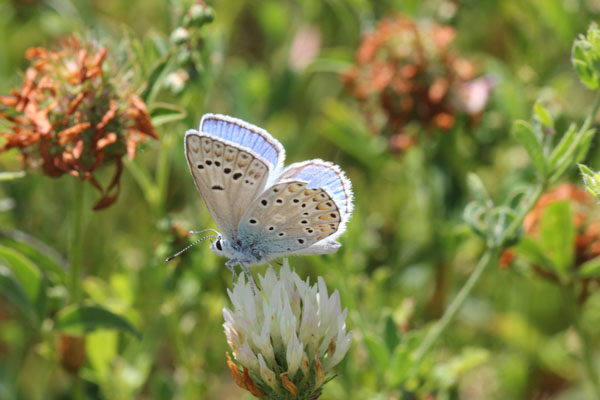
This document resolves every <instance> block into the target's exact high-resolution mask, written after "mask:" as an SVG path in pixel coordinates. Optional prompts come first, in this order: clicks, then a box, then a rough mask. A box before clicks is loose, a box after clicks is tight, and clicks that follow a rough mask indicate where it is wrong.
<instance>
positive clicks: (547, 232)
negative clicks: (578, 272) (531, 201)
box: [540, 200, 575, 275]
mask: <svg viewBox="0 0 600 400" xmlns="http://www.w3.org/2000/svg"><path fill="white" fill-rule="evenodd" d="M540 233H541V243H542V248H543V251H544V253H545V254H546V255H547V257H548V258H549V259H550V260H552V263H553V264H554V266H555V267H556V271H557V272H558V273H559V274H561V275H565V274H566V272H567V270H568V269H569V268H570V267H571V266H572V265H573V255H574V247H575V227H574V226H573V217H572V215H571V207H570V204H569V202H568V201H566V200H564V201H557V202H554V203H551V204H549V205H548V206H546V209H545V210H544V213H543V216H542V220H541V221H540Z"/></svg>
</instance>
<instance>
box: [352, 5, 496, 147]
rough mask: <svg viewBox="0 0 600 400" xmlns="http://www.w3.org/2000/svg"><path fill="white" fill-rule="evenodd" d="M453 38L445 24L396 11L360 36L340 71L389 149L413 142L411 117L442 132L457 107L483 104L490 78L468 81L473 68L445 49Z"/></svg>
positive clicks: (474, 110) (471, 110) (478, 108)
mask: <svg viewBox="0 0 600 400" xmlns="http://www.w3.org/2000/svg"><path fill="white" fill-rule="evenodd" d="M455 37H456V31H455V30H454V29H453V28H452V27H450V26H446V25H439V24H434V23H429V22H427V21H416V20H412V19H410V18H408V17H405V16H402V15H397V16H394V17H391V18H385V19H382V20H381V21H379V23H378V24H377V26H376V27H375V29H374V30H373V31H372V32H369V33H368V34H366V35H365V36H364V38H363V40H362V42H361V44H360V45H359V47H358V49H357V50H356V56H355V59H356V60H355V64H354V65H353V66H352V67H351V68H349V69H348V70H347V71H345V72H344V73H343V74H342V76H341V78H342V81H343V83H344V85H345V87H346V89H347V90H348V92H349V93H351V94H352V95H353V96H354V97H355V98H356V99H357V100H358V101H359V102H360V103H361V105H362V109H363V110H364V112H365V120H366V122H367V124H368V126H369V129H370V130H371V131H372V132H374V133H379V132H383V133H384V134H387V135H389V149H390V151H392V152H397V153H398V152H403V151H405V150H406V149H407V148H409V147H411V146H412V145H414V143H416V141H415V140H414V139H412V138H411V137H410V135H411V134H412V135H415V134H416V133H415V132H412V131H411V126H410V124H411V123H412V122H414V121H418V122H419V124H420V125H421V126H422V127H423V128H425V131H427V132H431V131H433V130H442V131H448V130H450V129H452V128H453V127H454V125H455V120H456V115H457V114H458V113H459V112H466V113H468V114H476V113H479V112H480V111H481V110H482V109H483V107H484V106H485V103H486V102H487V99H488V97H489V91H490V89H491V85H490V82H491V80H489V79H486V80H479V81H473V82H472V84H468V83H469V82H471V80H472V79H473V78H474V77H475V72H476V71H475V67H474V65H473V64H472V63H471V62H469V61H468V60H466V59H465V58H462V57H460V56H459V55H458V54H457V53H456V52H455V51H454V50H453V49H452V48H451V44H452V42H453V41H454V39H455ZM413 130H414V129H413ZM418 131H419V130H417V132H418Z"/></svg>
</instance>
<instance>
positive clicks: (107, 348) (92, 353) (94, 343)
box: [85, 330, 119, 380]
mask: <svg viewBox="0 0 600 400" xmlns="http://www.w3.org/2000/svg"><path fill="white" fill-rule="evenodd" d="M118 345H119V337H118V334H117V332H115V331H106V330H105V331H97V332H93V333H90V334H89V335H87V337H86V340H85V353H86V355H87V359H88V360H89V363H90V365H91V367H92V368H93V369H94V371H96V373H97V374H98V376H99V377H100V379H101V380H104V379H106V378H108V377H109V376H110V371H111V364H112V362H113V361H114V359H115V357H116V356H117V354H118V353H117V350H118Z"/></svg>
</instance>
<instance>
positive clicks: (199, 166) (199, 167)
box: [196, 164, 204, 169]
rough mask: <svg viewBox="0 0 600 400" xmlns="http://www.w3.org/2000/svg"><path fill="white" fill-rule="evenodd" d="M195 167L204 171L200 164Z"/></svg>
mask: <svg viewBox="0 0 600 400" xmlns="http://www.w3.org/2000/svg"><path fill="white" fill-rule="evenodd" d="M196 167H198V169H204V165H202V164H198V165H196Z"/></svg>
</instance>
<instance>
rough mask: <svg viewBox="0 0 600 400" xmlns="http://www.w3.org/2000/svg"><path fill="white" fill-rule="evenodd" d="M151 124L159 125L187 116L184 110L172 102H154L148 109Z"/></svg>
mask: <svg viewBox="0 0 600 400" xmlns="http://www.w3.org/2000/svg"><path fill="white" fill-rule="evenodd" d="M150 116H151V118H152V125H154V126H155V127H156V126H160V125H164V124H167V123H169V122H174V121H179V120H182V119H184V118H185V117H186V116H187V113H186V111H185V110H184V109H183V108H181V107H178V106H176V105H173V104H167V103H155V104H154V105H153V106H152V107H151V109H150Z"/></svg>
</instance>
